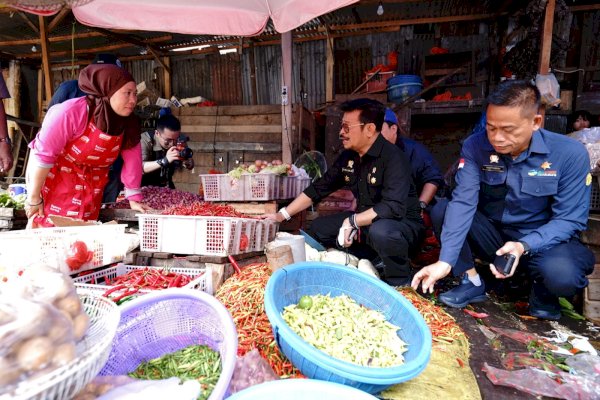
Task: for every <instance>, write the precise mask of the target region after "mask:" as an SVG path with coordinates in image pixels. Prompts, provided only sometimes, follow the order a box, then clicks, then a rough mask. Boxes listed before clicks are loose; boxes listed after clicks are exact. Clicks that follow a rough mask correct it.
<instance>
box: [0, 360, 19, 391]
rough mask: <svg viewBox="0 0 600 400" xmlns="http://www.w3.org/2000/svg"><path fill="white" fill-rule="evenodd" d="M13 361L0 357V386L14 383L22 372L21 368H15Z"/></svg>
mask: <svg viewBox="0 0 600 400" xmlns="http://www.w3.org/2000/svg"><path fill="white" fill-rule="evenodd" d="M16 367H17V366H16V365H15V361H12V360H9V359H6V358H2V357H0V371H2V373H0V386H6V385H10V384H12V383H16V382H17V381H18V380H19V377H20V376H21V374H22V373H23V370H22V369H21V368H16Z"/></svg>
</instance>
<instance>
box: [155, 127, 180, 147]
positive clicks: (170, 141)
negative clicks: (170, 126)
mask: <svg viewBox="0 0 600 400" xmlns="http://www.w3.org/2000/svg"><path fill="white" fill-rule="evenodd" d="M156 132H157V133H158V136H160V138H161V139H162V140H163V141H164V142H165V145H167V146H169V145H173V144H175V143H176V142H177V139H168V138H165V137H164V136H163V135H162V133H161V132H160V131H159V130H157V131H156Z"/></svg>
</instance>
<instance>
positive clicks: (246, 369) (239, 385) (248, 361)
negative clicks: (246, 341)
mask: <svg viewBox="0 0 600 400" xmlns="http://www.w3.org/2000/svg"><path fill="white" fill-rule="evenodd" d="M276 379H279V377H278V376H277V374H275V372H274V371H273V369H272V368H271V366H270V365H269V363H268V362H267V360H265V359H264V358H263V357H262V356H261V355H260V353H259V352H258V350H257V349H252V350H250V351H249V352H248V353H246V354H245V355H244V357H239V358H238V359H237V360H236V362H235V369H234V370H233V376H232V377H231V382H230V383H229V392H230V393H231V394H233V393H236V392H239V391H240V390H244V389H246V388H248V387H250V386H253V385H258V384H259V383H263V382H268V381H274V380H276Z"/></svg>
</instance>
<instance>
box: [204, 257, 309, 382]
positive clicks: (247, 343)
mask: <svg viewBox="0 0 600 400" xmlns="http://www.w3.org/2000/svg"><path fill="white" fill-rule="evenodd" d="M270 276H271V268H270V267H269V264H250V265H248V266H246V267H244V268H243V269H242V270H241V272H240V273H239V274H236V275H233V276H232V277H231V278H229V279H227V280H226V281H225V282H224V283H223V285H222V286H221V287H220V288H219V290H218V291H217V293H216V295H215V297H216V298H217V300H219V301H220V302H221V303H223V304H224V305H225V307H226V308H227V309H228V310H229V312H230V313H231V316H232V317H233V321H234V322H235V325H236V327H237V332H238V356H244V355H245V354H246V353H248V352H249V351H250V350H252V349H254V348H256V349H258V351H259V353H260V355H261V356H262V357H264V358H265V359H266V360H267V361H268V363H269V365H270V366H271V368H273V371H275V373H276V374H277V375H278V376H280V377H302V374H300V372H299V371H298V370H297V369H296V368H294V366H293V365H292V364H291V363H290V362H289V361H288V360H287V359H286V358H285V357H284V356H283V355H282V354H281V352H280V351H279V347H277V343H276V342H275V338H274V337H273V330H272V327H271V323H270V322H269V319H268V318H267V314H265V307H264V295H265V287H266V285H267V281H268V280H269V277H270Z"/></svg>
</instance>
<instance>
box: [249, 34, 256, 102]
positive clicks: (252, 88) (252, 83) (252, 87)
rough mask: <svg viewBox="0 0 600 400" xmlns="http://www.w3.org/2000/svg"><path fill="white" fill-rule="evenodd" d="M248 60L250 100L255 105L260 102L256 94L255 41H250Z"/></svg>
mask: <svg viewBox="0 0 600 400" xmlns="http://www.w3.org/2000/svg"><path fill="white" fill-rule="evenodd" d="M248 62H249V63H250V71H248V72H250V100H251V103H250V104H252V105H253V106H255V105H256V104H258V98H257V96H256V63H255V61H254V41H252V40H251V41H250V48H249V49H248Z"/></svg>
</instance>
